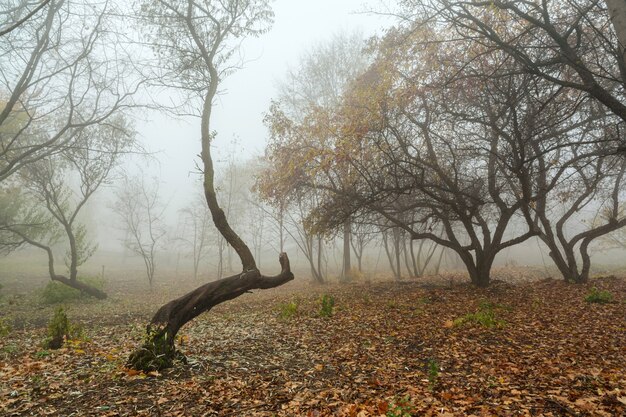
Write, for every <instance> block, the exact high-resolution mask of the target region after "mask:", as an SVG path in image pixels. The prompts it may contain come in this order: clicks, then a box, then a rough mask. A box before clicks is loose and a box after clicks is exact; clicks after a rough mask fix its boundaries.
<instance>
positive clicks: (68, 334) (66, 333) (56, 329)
mask: <svg viewBox="0 0 626 417" xmlns="http://www.w3.org/2000/svg"><path fill="white" fill-rule="evenodd" d="M82 334H83V330H82V329H81V328H80V327H79V326H75V325H72V324H71V323H70V321H69V319H68V318H67V314H66V313H65V310H63V307H59V308H57V309H56V310H55V312H54V315H53V316H52V319H51V320H50V322H48V337H46V340H45V341H44V343H43V347H44V349H59V348H60V347H61V346H63V343H65V341H66V340H71V339H76V338H80V337H82Z"/></svg>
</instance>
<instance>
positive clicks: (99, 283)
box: [41, 277, 104, 304]
mask: <svg viewBox="0 0 626 417" xmlns="http://www.w3.org/2000/svg"><path fill="white" fill-rule="evenodd" d="M78 280H79V281H81V282H84V283H85V284H89V285H90V286H92V287H95V288H97V289H99V290H102V289H103V288H104V281H103V280H102V279H101V278H91V277H79V278H78ZM83 297H85V298H86V296H85V295H84V294H83V293H82V292H81V291H79V290H77V289H75V288H72V287H70V286H67V285H65V284H61V283H60V282H56V281H49V282H48V284H46V287H45V288H44V289H43V293H42V294H41V298H42V301H43V302H44V304H58V303H66V302H68V301H72V300H78V299H80V298H83Z"/></svg>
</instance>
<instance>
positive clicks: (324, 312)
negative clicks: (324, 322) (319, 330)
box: [320, 294, 335, 317]
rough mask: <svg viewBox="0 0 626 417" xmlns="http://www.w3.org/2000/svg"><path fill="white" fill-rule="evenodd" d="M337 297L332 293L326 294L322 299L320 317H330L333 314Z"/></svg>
mask: <svg viewBox="0 0 626 417" xmlns="http://www.w3.org/2000/svg"><path fill="white" fill-rule="evenodd" d="M334 307H335V298H334V297H333V296H332V295H328V294H324V295H323V296H322V298H321V299H320V317H330V316H332V315H333V308H334Z"/></svg>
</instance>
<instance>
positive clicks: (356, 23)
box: [0, 0, 622, 280]
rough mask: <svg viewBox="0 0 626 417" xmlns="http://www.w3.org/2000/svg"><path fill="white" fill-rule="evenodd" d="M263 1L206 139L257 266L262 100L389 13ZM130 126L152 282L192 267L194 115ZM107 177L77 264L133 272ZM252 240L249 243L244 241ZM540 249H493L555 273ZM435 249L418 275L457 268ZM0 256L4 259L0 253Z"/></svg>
mask: <svg viewBox="0 0 626 417" xmlns="http://www.w3.org/2000/svg"><path fill="white" fill-rule="evenodd" d="M272 7H273V10H274V13H275V19H274V21H275V22H274V24H273V26H272V28H271V30H270V31H269V32H268V33H265V34H262V35H260V36H259V37H258V38H250V39H246V40H245V41H244V42H243V43H242V45H241V48H240V49H239V50H238V51H237V53H238V55H239V56H238V58H237V59H236V61H237V62H239V63H240V65H241V68H239V69H238V70H237V71H235V72H234V73H232V74H230V75H229V76H228V77H226V78H225V79H223V80H222V82H221V84H220V88H219V94H218V96H217V99H216V100H215V102H214V111H213V120H212V129H213V130H215V131H216V132H217V136H216V138H215V139H214V140H213V142H212V148H213V151H214V155H213V157H214V160H215V163H216V172H217V178H218V195H219V199H220V201H221V203H222V205H224V204H225V201H226V200H227V199H229V200H232V209H230V210H229V213H228V215H229V220H230V221H231V223H232V225H233V228H234V229H235V230H236V231H237V232H239V233H240V234H242V235H243V237H244V240H246V241H247V242H249V244H250V245H253V246H256V248H255V249H253V250H254V251H255V253H256V254H258V256H259V264H260V265H263V266H265V265H268V267H270V268H277V265H276V263H275V259H276V256H277V254H278V251H279V246H280V245H279V243H278V242H277V240H278V234H277V226H276V219H275V218H272V216H271V208H270V207H269V206H267V205H263V204H260V203H258V197H257V196H256V195H255V194H254V193H253V192H251V191H250V189H251V188H252V186H253V185H254V183H255V176H256V175H257V174H258V172H257V171H255V170H254V169H250V167H255V166H259V165H258V159H259V158H260V157H262V156H263V155H264V153H265V149H266V146H267V143H268V135H269V132H268V127H267V126H266V125H264V123H263V119H264V117H265V116H266V115H267V112H268V111H269V108H270V104H271V102H272V100H275V99H277V97H278V96H279V94H280V84H281V83H284V82H285V77H286V75H287V73H288V72H289V70H290V69H291V70H293V69H297V68H298V66H299V65H300V61H301V59H302V57H303V54H305V53H306V52H307V51H310V50H311V49H312V48H314V47H315V46H316V45H318V44H320V43H323V42H326V41H328V40H329V39H330V38H331V37H332V36H333V35H335V34H338V33H353V32H355V31H357V32H360V33H362V35H363V37H364V38H365V39H367V38H369V37H372V36H376V35H382V34H383V33H384V30H385V29H386V28H389V27H390V26H391V25H392V24H394V23H396V22H397V21H396V20H395V19H394V18H392V17H390V16H386V15H385V14H384V13H368V11H371V10H379V11H381V10H382V11H385V10H384V9H381V8H382V7H384V6H381V4H379V3H378V2H376V3H373V4H367V3H364V2H363V1H361V0H350V1H342V2H334V1H330V0H324V1H315V2H312V1H311V2H302V1H298V2H294V1H290V0H280V1H276V2H274V3H273V4H272ZM158 96H159V97H160V99H161V100H162V101H163V102H164V104H167V102H168V101H169V93H168V92H167V90H165V91H164V92H163V91H161V92H159V94H158ZM135 128H136V131H137V135H138V139H139V142H140V144H141V147H142V148H143V149H145V150H146V151H147V153H148V154H149V155H148V156H146V155H136V154H135V155H133V154H129V155H126V156H125V157H124V161H123V165H122V171H125V172H126V174H128V175H131V176H137V175H138V176H142V177H143V178H145V179H147V181H154V183H155V184H158V187H159V194H158V196H159V200H160V203H159V204H160V206H161V208H162V210H163V214H162V220H163V227H164V229H165V231H166V234H165V236H164V237H163V239H162V241H161V242H160V243H159V245H157V254H158V255H157V267H156V270H157V274H156V277H157V279H158V280H168V279H170V278H171V277H172V276H173V277H174V278H176V277H178V276H183V275H189V274H190V273H191V271H192V270H193V268H192V264H193V261H192V259H190V255H189V250H188V249H189V248H187V249H185V248H183V247H182V246H181V245H180V239H181V237H180V233H181V230H184V227H183V225H182V223H181V210H183V209H184V208H185V207H188V206H189V204H190V203H191V202H192V201H195V200H197V198H198V196H199V195H201V191H200V189H201V188H200V186H199V181H200V175H199V172H198V170H197V168H196V167H197V166H198V165H199V163H200V161H199V158H198V154H199V152H200V129H199V119H198V118H192V117H179V118H175V117H172V116H171V115H167V114H164V113H163V112H159V111H155V110H149V111H148V110H146V111H142V112H140V113H138V114H137V118H136V120H135ZM110 182H111V184H108V185H106V186H105V187H103V188H102V189H100V190H99V191H98V192H97V193H96V194H95V195H94V196H93V198H92V199H91V200H90V201H89V202H88V203H87V204H86V206H85V210H84V211H83V212H82V213H81V214H80V216H79V219H80V220H81V221H82V222H84V223H85V224H86V225H87V229H88V236H89V238H90V239H92V240H93V241H94V242H97V245H98V249H97V251H96V252H95V253H94V255H93V257H92V258H91V259H90V260H89V261H88V262H87V263H86V264H85V265H84V266H82V269H83V270H84V271H85V272H88V273H91V274H98V273H102V270H103V268H104V270H106V271H115V270H119V271H122V270H126V271H134V272H133V274H136V275H141V274H142V272H141V271H142V269H143V268H144V265H143V263H142V261H141V258H139V257H137V256H136V255H135V254H133V253H132V251H130V250H129V249H128V248H125V247H124V245H123V240H124V238H125V236H126V235H127V231H126V229H125V228H124V226H123V225H122V223H121V221H120V218H119V216H118V215H117V214H116V213H114V211H113V210H112V207H113V205H114V203H115V199H116V196H115V190H116V189H117V188H119V176H115V175H114V176H112V180H111V181H110ZM229 205H230V203H229ZM598 207H600V205H599V204H597V205H595V206H594V205H593V204H592V205H591V206H589V207H585V209H584V210H583V211H582V212H580V213H578V214H577V216H578V218H579V220H578V221H577V224H578V228H580V229H581V230H583V229H584V228H585V227H586V226H585V223H584V222H585V221H591V220H590V219H592V218H593V216H594V212H597V210H598ZM255 216H258V217H255ZM516 221H517V223H516ZM516 221H514V222H513V223H512V224H511V225H509V226H508V228H507V230H508V231H509V232H511V231H514V230H517V229H519V228H520V227H521V228H523V226H520V225H522V224H523V221H522V220H521V219H517V220H516ZM253 226H258V227H259V230H258V233H260V236H262V237H259V236H256V235H255V234H254V233H253V232H252V231H251V228H252V227H253ZM287 228H289V226H287ZM210 229H211V233H210V236H209V240H210V243H209V244H208V249H207V253H206V254H205V255H204V257H203V260H202V261H201V263H200V269H201V276H202V279H203V280H211V279H214V278H215V277H216V270H217V269H218V260H217V255H216V253H217V252H216V251H217V246H216V245H219V243H218V240H219V239H218V234H217V231H216V230H215V229H214V228H210ZM576 230H577V227H576V226H574V227H572V229H571V230H570V231H571V232H572V233H573V232H574V231H576ZM297 236H298V231H297V230H296V229H291V230H289V231H288V233H287V236H286V238H285V250H287V251H288V252H289V253H290V254H291V255H292V261H293V263H294V269H295V271H297V275H298V278H299V279H303V280H307V279H308V277H309V276H310V270H309V265H308V263H307V259H306V257H305V256H304V255H303V253H302V247H301V246H299V245H298V243H297V242H296V240H297ZM254 239H256V241H255V242H254V243H250V242H251V240H254ZM341 242H342V239H341V236H340V233H339V232H338V231H337V230H335V231H333V232H331V233H330V234H328V235H325V236H324V238H323V245H324V249H323V255H322V257H323V261H322V263H323V271H324V275H326V276H327V277H328V279H330V280H337V279H338V277H339V276H340V274H341V271H342V262H343V261H342V251H341V244H342V243H341ZM597 247H598V248H600V249H601V250H600V252H599V253H594V255H593V257H594V264H595V268H596V270H597V271H600V272H602V271H604V270H606V269H607V268H608V269H610V268H613V267H616V266H618V265H619V264H620V263H621V262H620V259H621V258H620V257H621V255H622V253H621V252H617V250H616V249H612V248H609V245H608V244H604V245H602V244H598V245H597ZM404 250H406V249H404ZM439 250H441V248H440V249H439ZM438 253H439V252H438ZM548 253H549V250H548V249H547V247H546V246H545V245H544V244H543V243H541V242H540V241H539V240H538V239H537V238H535V237H533V238H531V239H529V240H527V241H525V242H523V243H522V244H520V245H516V246H514V247H511V248H507V249H506V250H503V251H502V252H501V253H499V254H498V255H497V257H496V261H495V265H496V266H538V267H540V269H542V270H543V273H544V274H545V275H546V276H551V275H558V272H555V271H554V269H553V266H552V265H551V261H550V257H549V255H548ZM31 254H32V256H35V257H36V259H37V261H33V262H34V263H35V262H36V263H39V262H42V264H44V263H45V261H44V258H45V257H44V256H43V255H42V254H40V253H38V251H37V250H33V249H24V250H22V251H21V252H18V253H14V254H11V255H10V256H13V257H16V256H17V257H18V258H15V259H24V257H25V256H27V255H28V256H31ZM35 254H37V255H35ZM40 255H41V256H40ZM444 255H445V256H444ZM444 255H442V256H441V259H442V263H441V269H439V268H435V269H433V268H432V267H431V268H427V270H426V271H427V273H433V272H440V271H441V270H444V269H448V270H463V266H462V264H461V263H459V259H458V257H457V256H456V255H454V254H453V253H452V252H451V251H449V250H446V251H445V254H444ZM62 256H63V255H62V251H61V252H60V253H59V254H57V257H62ZM224 257H225V258H224V259H225V261H224V262H227V264H228V265H227V267H226V269H225V271H224V272H225V273H230V272H232V273H235V272H236V271H237V270H238V268H239V261H238V260H237V259H236V255H235V254H234V252H232V250H230V249H226V252H225V253H224ZM5 261H8V260H7V259H2V260H0V262H5ZM403 262H404V261H403ZM389 266H390V265H389V260H388V259H387V258H386V254H385V251H384V249H383V245H382V242H381V240H380V239H379V238H376V239H374V240H373V241H372V242H371V243H370V244H369V245H368V247H367V248H366V249H365V251H364V255H363V270H364V271H363V272H364V274H365V275H366V276H367V279H371V278H380V277H384V276H387V275H389V272H390V268H389ZM403 268H404V267H403ZM44 270H45V266H44V265H42V271H44ZM112 275H114V274H112ZM218 275H219V274H218ZM401 275H402V276H405V277H408V276H410V275H411V274H410V273H409V271H406V270H404V271H403V272H402V273H401ZM137 279H139V278H137Z"/></svg>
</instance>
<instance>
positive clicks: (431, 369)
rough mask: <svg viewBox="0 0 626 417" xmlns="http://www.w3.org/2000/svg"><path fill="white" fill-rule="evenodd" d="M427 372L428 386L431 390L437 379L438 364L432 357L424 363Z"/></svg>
mask: <svg viewBox="0 0 626 417" xmlns="http://www.w3.org/2000/svg"><path fill="white" fill-rule="evenodd" d="M426 367H427V372H428V388H429V389H430V390H431V391H432V390H434V389H435V387H436V386H437V382H438V380H439V364H438V363H437V361H436V360H434V359H429V360H428V363H427V364H426Z"/></svg>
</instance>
